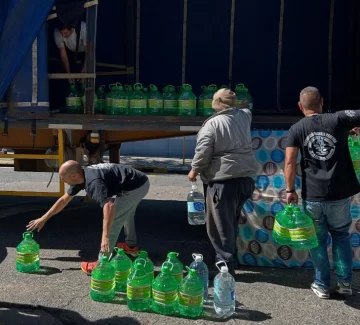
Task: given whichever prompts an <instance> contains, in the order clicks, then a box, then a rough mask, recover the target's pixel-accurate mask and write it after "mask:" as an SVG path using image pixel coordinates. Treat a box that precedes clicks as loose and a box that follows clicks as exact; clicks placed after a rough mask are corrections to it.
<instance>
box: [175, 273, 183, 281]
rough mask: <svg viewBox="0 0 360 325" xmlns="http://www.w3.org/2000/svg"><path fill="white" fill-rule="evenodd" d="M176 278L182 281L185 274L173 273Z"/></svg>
mask: <svg viewBox="0 0 360 325" xmlns="http://www.w3.org/2000/svg"><path fill="white" fill-rule="evenodd" d="M173 276H174V278H175V279H176V281H177V282H181V281H182V279H183V274H182V272H181V273H176V274H173Z"/></svg>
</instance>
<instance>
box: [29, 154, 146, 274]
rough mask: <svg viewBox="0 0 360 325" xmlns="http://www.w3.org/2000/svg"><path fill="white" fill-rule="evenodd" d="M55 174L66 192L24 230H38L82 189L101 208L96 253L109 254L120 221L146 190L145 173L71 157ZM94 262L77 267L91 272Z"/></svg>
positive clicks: (115, 239) (122, 223)
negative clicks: (101, 217)
mask: <svg viewBox="0 0 360 325" xmlns="http://www.w3.org/2000/svg"><path fill="white" fill-rule="evenodd" d="M59 174H60V177H61V179H62V180H63V181H64V182H65V183H66V184H68V185H70V188H69V190H68V192H67V193H65V194H64V195H63V196H62V197H61V198H60V199H58V200H57V201H56V202H55V204H54V205H53V206H52V207H51V208H50V210H49V211H48V212H46V213H45V214H44V215H43V216H42V217H41V218H39V219H36V220H32V221H30V223H29V225H28V226H27V230H30V231H34V230H36V229H37V230H38V231H40V230H41V229H42V228H43V227H44V225H45V223H46V221H48V220H49V219H50V218H51V217H52V216H54V215H55V214H57V213H59V212H60V211H62V210H63V209H64V208H65V207H66V206H67V205H68V204H69V202H70V201H71V200H72V199H73V197H74V196H75V195H76V194H78V193H79V192H80V191H81V190H85V191H86V193H87V194H88V195H89V197H90V198H91V199H93V200H94V201H96V202H98V203H99V204H100V206H101V207H102V208H103V214H104V216H103V217H104V219H103V231H102V239H101V250H100V255H101V254H105V255H110V253H111V252H112V250H113V248H114V246H115V244H116V241H117V239H118V237H119V234H120V231H121V229H122V228H123V226H124V224H125V223H126V222H127V220H129V218H133V217H134V215H135V212H136V208H137V206H138V205H139V203H140V201H141V200H142V199H143V198H144V197H145V196H146V194H147V193H148V191H149V187H150V184H149V180H148V177H147V176H146V175H145V174H144V173H142V172H140V171H138V170H136V169H133V168H131V167H128V166H123V165H119V164H97V165H91V166H89V167H86V168H84V169H83V168H82V167H81V166H80V164H79V163H77V162H76V161H73V160H69V161H67V162H65V163H64V164H63V165H62V166H61V167H60V170H59ZM96 265H97V262H91V263H88V262H83V263H81V269H82V270H83V271H84V272H86V273H87V274H91V271H92V270H93V269H94V268H95V266H96Z"/></svg>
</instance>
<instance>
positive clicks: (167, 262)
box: [161, 261, 174, 271]
mask: <svg viewBox="0 0 360 325" xmlns="http://www.w3.org/2000/svg"><path fill="white" fill-rule="evenodd" d="M167 264H169V265H171V268H169V270H170V271H172V269H173V267H174V264H173V263H171V262H169V261H166V262H164V263H163V264H162V265H161V268H163V267H164V266H167Z"/></svg>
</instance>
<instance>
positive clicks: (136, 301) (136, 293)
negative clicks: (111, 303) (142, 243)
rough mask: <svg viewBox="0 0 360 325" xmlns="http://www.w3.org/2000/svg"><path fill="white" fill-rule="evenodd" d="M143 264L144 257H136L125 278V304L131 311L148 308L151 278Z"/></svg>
mask: <svg viewBox="0 0 360 325" xmlns="http://www.w3.org/2000/svg"><path fill="white" fill-rule="evenodd" d="M145 266H146V261H145V260H144V259H137V260H136V261H135V263H134V269H133V271H132V272H131V273H130V275H129V277H128V280H127V291H126V295H127V305H128V308H129V309H130V310H133V311H147V310H149V309H150V305H151V283H152V280H151V277H150V275H149V273H148V272H147V270H146V269H145Z"/></svg>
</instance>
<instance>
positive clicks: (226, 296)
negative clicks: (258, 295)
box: [214, 283, 235, 306]
mask: <svg viewBox="0 0 360 325" xmlns="http://www.w3.org/2000/svg"><path fill="white" fill-rule="evenodd" d="M220 286H221V285H220V284H219V283H217V284H216V287H215V283H214V303H216V304H217V305H223V306H227V305H231V304H233V303H234V301H235V290H232V291H230V292H229V291H227V290H220Z"/></svg>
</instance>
